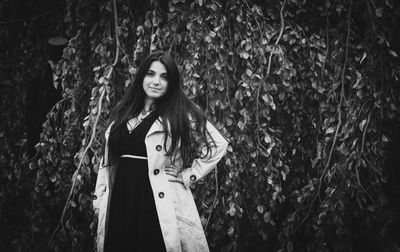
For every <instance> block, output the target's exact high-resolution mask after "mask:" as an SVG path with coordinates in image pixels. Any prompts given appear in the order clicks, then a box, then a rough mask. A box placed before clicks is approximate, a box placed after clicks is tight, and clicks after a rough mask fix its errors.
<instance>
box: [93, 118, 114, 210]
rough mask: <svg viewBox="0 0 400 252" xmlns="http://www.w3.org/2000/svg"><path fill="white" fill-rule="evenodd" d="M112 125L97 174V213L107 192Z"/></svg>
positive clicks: (95, 193) (107, 133) (106, 137)
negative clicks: (107, 167)
mask: <svg viewBox="0 0 400 252" xmlns="http://www.w3.org/2000/svg"><path fill="white" fill-rule="evenodd" d="M111 126H112V123H111V124H110V126H109V127H108V129H107V130H106V132H105V139H106V144H105V147H104V148H105V149H104V155H103V157H102V158H101V159H100V165H99V171H98V173H97V180H96V187H95V190H94V195H95V196H96V199H95V200H93V209H94V210H95V212H96V209H99V208H100V203H101V200H102V198H103V195H104V193H105V192H106V190H107V171H106V166H107V165H108V137H109V135H110V130H111Z"/></svg>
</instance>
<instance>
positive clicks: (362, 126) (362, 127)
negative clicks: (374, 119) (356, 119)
mask: <svg viewBox="0 0 400 252" xmlns="http://www.w3.org/2000/svg"><path fill="white" fill-rule="evenodd" d="M366 123H367V119H364V120H362V121H361V122H360V124H359V125H358V127H359V128H360V130H361V131H364V127H365V124H366Z"/></svg>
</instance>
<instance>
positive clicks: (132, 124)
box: [127, 108, 154, 134]
mask: <svg viewBox="0 0 400 252" xmlns="http://www.w3.org/2000/svg"><path fill="white" fill-rule="evenodd" d="M153 110H154V108H150V109H149V110H145V109H143V110H142V111H141V112H140V113H139V114H138V115H137V117H134V118H132V119H130V120H129V121H128V123H127V126H128V131H129V134H130V133H131V132H132V131H133V130H134V129H135V128H136V127H137V126H138V125H139V124H140V123H141V122H143V120H144V119H145V118H146V117H147V116H148V115H149V114H150V113H151V112H153Z"/></svg>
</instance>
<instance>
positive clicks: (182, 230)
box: [93, 118, 228, 252]
mask: <svg viewBox="0 0 400 252" xmlns="http://www.w3.org/2000/svg"><path fill="white" fill-rule="evenodd" d="M206 127H207V130H208V132H209V133H210V135H211V137H212V138H213V139H214V141H215V145H214V146H213V147H212V152H211V155H210V153H209V154H208V156H206V157H204V158H198V159H195V160H194V161H193V164H192V166H191V167H190V168H187V169H185V170H184V171H183V172H182V178H183V182H184V185H182V184H180V183H177V182H170V181H168V178H169V177H170V176H169V175H167V174H165V172H164V167H165V166H166V165H169V164H171V163H172V160H171V157H169V156H167V155H166V150H165V149H164V145H163V143H164V135H165V132H164V129H163V126H162V122H161V118H158V119H157V120H156V121H155V122H154V123H153V125H152V126H151V128H150V130H149V132H148V133H147V135H146V138H145V144H146V150H147V157H148V159H147V160H148V168H149V179H150V184H151V188H152V190H153V196H154V201H155V205H156V209H157V214H158V219H159V222H160V227H161V232H162V236H163V238H164V243H165V247H166V250H167V252H182V251H190V252H191V251H199V252H206V251H209V248H208V244H207V240H206V237H205V234H204V230H203V228H202V225H201V221H200V217H199V213H198V211H197V208H196V205H195V202H194V200H193V195H192V193H191V191H190V188H189V187H190V185H191V184H192V183H195V182H197V181H198V180H199V179H202V178H203V177H204V176H206V175H207V174H208V173H209V172H210V171H211V170H212V169H213V168H214V167H215V166H216V164H217V163H218V161H219V160H220V159H221V158H222V157H223V156H224V155H225V153H226V149H227V145H228V143H227V141H226V140H225V138H224V137H223V136H222V135H221V134H220V133H219V132H218V130H217V129H216V128H215V127H214V126H213V125H212V124H211V123H209V122H207V125H206ZM110 128H111V125H110V126H109V127H108V129H107V131H106V134H105V137H106V147H105V152H104V162H101V164H102V165H100V167H99V171H98V175H97V182H96V189H95V195H96V196H97V199H96V200H94V201H93V207H94V209H95V211H96V209H98V213H99V215H98V228H97V251H98V252H102V251H103V250H104V240H105V234H106V231H107V226H108V213H109V202H110V198H111V194H112V193H111V192H112V188H113V183H114V178H115V173H116V167H112V166H108V165H103V163H104V164H108V160H107V157H108V137H109V134H110ZM168 140H170V139H168ZM169 145H170V141H167V146H166V147H167V148H169ZM202 151H203V154H205V153H206V152H205V151H206V148H203V150H202ZM177 156H178V159H177V160H176V161H175V163H174V166H175V167H177V168H178V169H180V168H181V167H182V159H181V158H179V153H178V155H177Z"/></svg>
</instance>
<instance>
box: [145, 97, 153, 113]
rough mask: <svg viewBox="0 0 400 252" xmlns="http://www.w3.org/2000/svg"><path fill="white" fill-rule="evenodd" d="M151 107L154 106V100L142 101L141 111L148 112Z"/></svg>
mask: <svg viewBox="0 0 400 252" xmlns="http://www.w3.org/2000/svg"><path fill="white" fill-rule="evenodd" d="M153 105H154V100H153V99H149V98H147V99H145V100H144V106H143V110H144V111H150V110H151V109H152V108H153Z"/></svg>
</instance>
